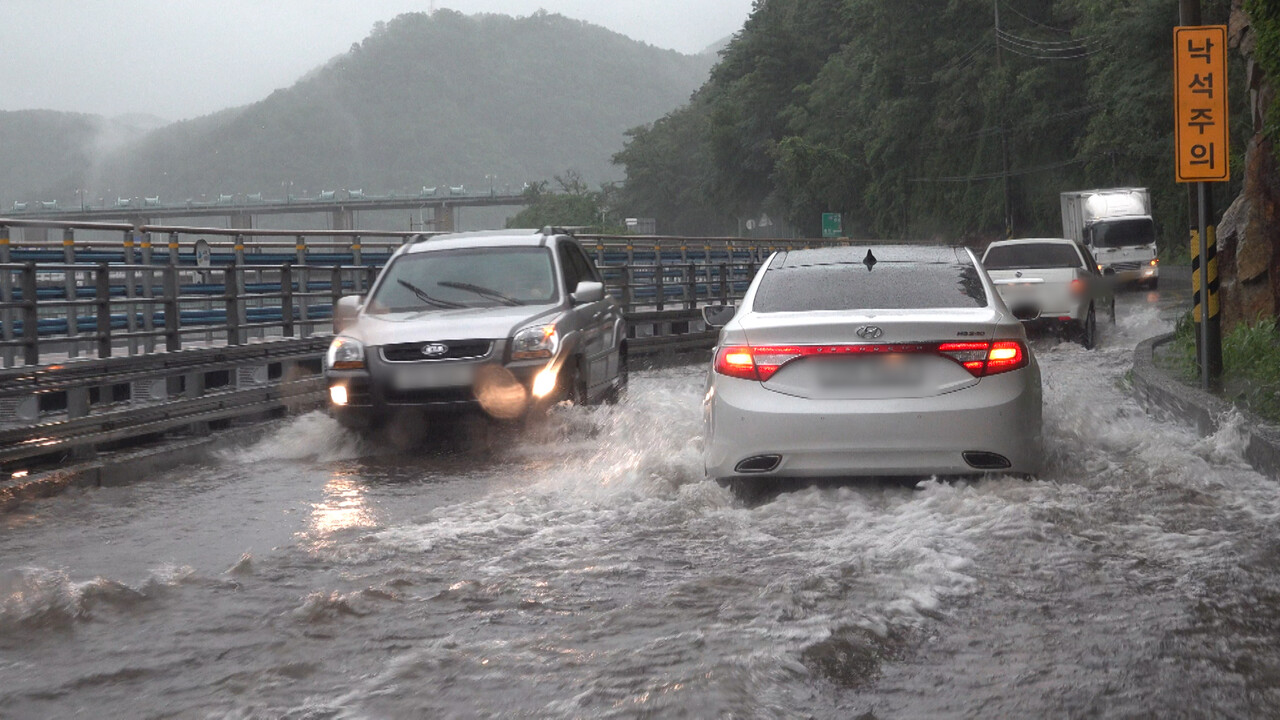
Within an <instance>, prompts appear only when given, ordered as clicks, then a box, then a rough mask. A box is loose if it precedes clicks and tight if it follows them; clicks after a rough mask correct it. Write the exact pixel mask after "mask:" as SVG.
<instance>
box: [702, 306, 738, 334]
mask: <svg viewBox="0 0 1280 720" xmlns="http://www.w3.org/2000/svg"><path fill="white" fill-rule="evenodd" d="M737 313H738V308H736V307H734V306H732V305H707V306H706V307H704V308H702V320H703V322H705V323H706V324H707V327H712V328H722V327H724V326H725V325H728V324H729V321H730V320H732V319H733V316H734V315H736V314H737Z"/></svg>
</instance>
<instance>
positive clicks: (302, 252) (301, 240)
mask: <svg viewBox="0 0 1280 720" xmlns="http://www.w3.org/2000/svg"><path fill="white" fill-rule="evenodd" d="M294 250H296V251H297V252H298V264H299V265H306V264H307V238H306V236H304V235H299V236H298V241H297V243H296V244H295V245H294Z"/></svg>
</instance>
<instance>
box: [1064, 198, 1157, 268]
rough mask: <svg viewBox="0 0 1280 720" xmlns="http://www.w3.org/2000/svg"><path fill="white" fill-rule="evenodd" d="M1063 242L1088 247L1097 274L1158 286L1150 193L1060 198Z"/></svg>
mask: <svg viewBox="0 0 1280 720" xmlns="http://www.w3.org/2000/svg"><path fill="white" fill-rule="evenodd" d="M1062 236H1063V237H1066V238H1071V239H1072V240H1078V241H1080V242H1081V243H1084V244H1085V245H1086V246H1088V248H1089V250H1090V251H1091V252H1092V253H1093V257H1094V258H1095V259H1096V260H1097V261H1098V269H1099V270H1100V271H1102V272H1104V273H1107V274H1110V273H1111V272H1114V273H1115V276H1116V280H1118V281H1130V282H1136V283H1138V284H1140V285H1144V286H1146V287H1151V288H1154V287H1156V286H1157V284H1159V282H1160V261H1159V260H1158V259H1157V257H1156V225H1155V221H1154V220H1152V218H1151V193H1149V192H1147V189H1146V188H1107V189H1103V190H1072V191H1070V192H1064V193H1062Z"/></svg>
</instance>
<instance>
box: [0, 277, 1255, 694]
mask: <svg viewBox="0 0 1280 720" xmlns="http://www.w3.org/2000/svg"><path fill="white" fill-rule="evenodd" d="M1168 285H1172V284H1168ZM1177 293H1178V290H1177V289H1176V288H1173V287H1162V290H1161V292H1160V293H1150V294H1148V293H1130V294H1127V295H1126V296H1125V297H1124V299H1123V301H1122V303H1121V306H1120V312H1119V315H1120V317H1119V323H1118V325H1117V326H1116V327H1115V328H1114V329H1110V330H1109V331H1104V336H1103V340H1102V344H1101V347H1100V349H1099V350H1096V351H1093V352H1090V351H1086V350H1083V349H1082V348H1080V347H1079V346H1077V345H1074V344H1070V343H1058V342H1056V341H1055V340H1053V339H1040V340H1037V342H1036V345H1035V350H1036V352H1037V355H1038V357H1039V359H1040V362H1041V364H1042V366H1043V372H1044V381H1045V422H1046V440H1047V442H1046V444H1047V453H1048V458H1047V468H1046V472H1045V473H1044V476H1043V477H1042V478H1040V479H1039V480H1036V481H1030V482H1027V481H1022V480H1014V479H993V480H987V481H983V482H976V483H954V484H940V483H935V482H927V481H926V482H922V483H920V484H919V485H917V486H914V487H910V486H907V487H903V486H898V485H881V484H873V483H852V484H849V485H847V486H843V487H830V488H808V489H802V490H797V491H795V492H788V493H782V494H780V495H779V496H778V497H776V498H773V499H770V500H768V501H766V502H762V503H752V504H744V503H743V502H742V501H740V500H739V499H737V498H735V497H734V496H733V495H731V494H730V493H729V492H728V491H726V490H724V489H722V488H720V487H719V486H717V485H716V484H715V483H712V482H708V481H705V480H704V479H703V478H702V471H701V457H700V437H699V436H700V432H701V415H700V406H699V402H700V395H701V391H702V383H703V372H704V371H703V368H702V367H701V366H696V367H674V368H666V369H660V370H653V371H648V372H644V373H640V374H638V375H636V376H633V380H632V391H631V394H630V397H629V398H628V399H627V401H626V402H624V403H623V404H621V405H619V406H616V407H601V408H565V409H563V410H561V411H559V412H558V414H557V416H556V417H555V418H554V421H553V422H551V423H549V424H548V425H546V426H545V427H543V428H540V429H538V430H537V431H535V432H533V433H531V434H528V435H509V436H502V437H499V438H496V442H494V443H493V445H492V447H490V448H489V449H488V450H474V449H473V450H471V451H465V452H464V451H452V450H446V449H438V450H434V451H432V450H425V451H423V452H420V453H414V454H409V455H405V454H396V453H393V452H391V451H388V450H385V449H381V448H376V447H372V446H367V445H363V444H361V443H360V442H359V441H357V440H356V439H355V438H353V437H352V436H350V435H348V434H346V433H345V432H344V431H342V430H341V429H340V428H339V427H338V426H337V425H336V424H334V423H332V422H331V421H330V420H329V419H328V418H326V417H324V416H322V415H320V414H312V415H307V416H303V417H300V418H296V419H294V420H292V421H289V422H288V423H286V424H283V425H280V426H276V427H275V428H274V429H273V430H272V431H270V433H269V434H268V435H267V436H266V437H264V439H263V440H262V441H261V442H260V443H258V444H256V445H254V446H252V447H249V448H243V449H240V450H237V451H229V452H226V453H224V454H222V455H220V456H219V457H217V458H216V459H215V460H213V461H211V462H208V463H205V464H201V465H198V466H192V467H188V468H185V469H181V470H178V471H174V472H171V473H167V474H165V475H164V476H161V477H158V478H153V479H150V480H148V481H147V482H140V483H137V484H134V485H131V486H128V487H123V488H110V489H100V490H91V491H79V492H73V493H70V494H67V495H63V496H60V497H57V498H53V499H50V500H46V501H41V502H36V503H32V504H29V505H27V506H25V507H23V508H21V509H20V510H19V511H18V512H15V513H11V514H9V515H4V516H0V557H2V558H3V561H2V562H0V717H3V718H52V717H58V718H65V717H94V718H99V717H122V718H123V717H128V718H133V717H155V718H168V717H176V718H298V719H301V718H308V719H311V718H450V717H458V718H463V717H467V718H469V717H531V718H543V717H545V718H561V717H607V718H612V717H617V718H637V717H662V718H667V717H687V718H708V717H742V718H748V717H749V718H756V717H759V718H792V717H817V718H856V717H863V718H916V717H920V718H925V717H929V718H952V717H954V718H991V717H1045V718H1055V717H1104V716H1105V717H1131V716H1144V717H1162V718H1163V717H1224V716H1226V717H1274V716H1276V715H1277V714H1280V650H1278V649H1277V642H1276V639H1277V637H1278V634H1280V582H1278V581H1277V580H1276V578H1278V577H1280V572H1278V571H1280V542H1277V540H1276V539H1275V538H1276V535H1277V531H1276V527H1277V526H1278V524H1280V486H1277V484H1276V483H1275V482H1273V481H1272V480H1269V479H1267V478H1264V477H1261V476H1259V475H1257V474H1256V473H1254V472H1253V471H1252V470H1250V469H1249V467H1248V466H1247V464H1246V463H1245V462H1244V461H1243V459H1242V456H1241V449H1242V448H1241V445H1242V440H1241V437H1240V436H1239V434H1238V433H1237V432H1233V431H1232V430H1231V429H1230V428H1228V429H1227V430H1224V431H1223V432H1221V433H1219V434H1218V435H1217V436H1215V437H1211V438H1207V439H1200V438H1198V437H1197V436H1196V435H1195V434H1194V432H1193V431H1191V430H1190V429H1188V428H1184V427H1180V426H1176V425H1171V424H1168V423H1161V422H1157V421H1156V420H1153V419H1152V418H1150V417H1148V416H1147V415H1146V414H1145V413H1144V412H1143V411H1142V410H1141V409H1140V408H1139V407H1138V406H1137V405H1136V403H1135V402H1134V401H1133V400H1132V399H1131V398H1130V394H1129V391H1128V389H1127V387H1126V373H1127V372H1128V371H1129V368H1130V366H1131V353H1132V348H1133V346H1134V345H1135V344H1136V343H1137V342H1138V341H1140V340H1141V339H1143V338H1145V337H1148V336H1151V335H1154V334H1157V333H1159V332H1162V331H1165V330H1166V329H1168V328H1169V327H1171V319H1170V316H1171V312H1172V310H1171V308H1172V307H1173V306H1174V300H1170V298H1175V297H1176V295H1177Z"/></svg>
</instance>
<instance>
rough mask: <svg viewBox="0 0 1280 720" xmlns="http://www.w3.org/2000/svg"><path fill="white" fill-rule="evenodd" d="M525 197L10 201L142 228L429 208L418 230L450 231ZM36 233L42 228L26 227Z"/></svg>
mask: <svg viewBox="0 0 1280 720" xmlns="http://www.w3.org/2000/svg"><path fill="white" fill-rule="evenodd" d="M527 204H528V199H527V198H526V197H525V196H524V195H522V194H510V193H495V192H489V193H468V192H466V191H465V190H463V189H461V188H443V189H437V188H424V189H423V191H422V192H420V193H418V194H416V195H394V194H393V195H377V196H374V195H366V194H365V193H363V192H360V191H347V190H342V191H324V192H321V193H319V194H318V195H317V196H315V197H294V196H292V195H291V196H289V197H287V198H285V199H271V198H263V197H262V196H261V195H260V194H249V195H238V194H237V195H219V196H217V197H215V198H213V199H211V200H186V201H185V202H180V203H169V204H165V203H162V202H161V198H160V197H159V196H155V197H142V198H117V199H116V201H115V202H113V203H105V204H103V205H100V206H97V207H93V206H90V205H83V206H79V207H65V206H62V205H59V203H57V202H56V201H49V202H15V203H14V204H13V210H12V212H13V215H14V217H15V218H21V219H41V220H58V221H62V222H72V223H84V222H110V221H120V222H128V223H130V224H132V225H134V226H137V227H141V226H144V225H151V224H153V223H156V222H158V221H162V220H172V219H176V218H181V219H192V218H211V217H225V218H227V227H232V228H251V227H255V226H256V225H257V224H258V223H256V222H255V218H257V217H260V216H264V215H311V214H317V213H319V214H327V215H329V216H330V217H331V223H330V229H333V230H354V229H356V227H357V217H358V214H359V213H361V212H375V211H386V210H429V211H431V216H430V218H426V219H424V225H425V227H423V228H422V230H431V231H438V232H452V231H454V230H455V229H457V227H458V224H457V212H458V211H459V210H460V209H462V208H480V207H523V206H524V205H527ZM28 227H29V228H31V232H32V233H33V235H34V236H35V237H33V238H32V239H33V240H35V241H39V239H40V237H38V236H39V235H40V234H41V233H42V232H43V230H42V229H41V226H39V225H31V226H28Z"/></svg>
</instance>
